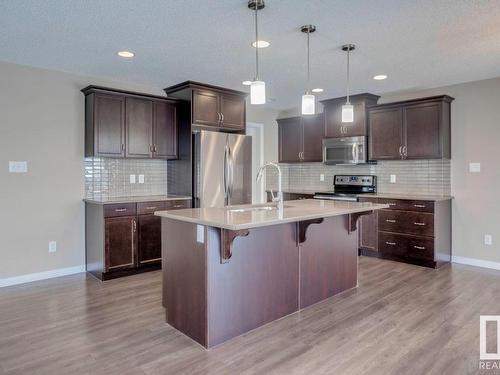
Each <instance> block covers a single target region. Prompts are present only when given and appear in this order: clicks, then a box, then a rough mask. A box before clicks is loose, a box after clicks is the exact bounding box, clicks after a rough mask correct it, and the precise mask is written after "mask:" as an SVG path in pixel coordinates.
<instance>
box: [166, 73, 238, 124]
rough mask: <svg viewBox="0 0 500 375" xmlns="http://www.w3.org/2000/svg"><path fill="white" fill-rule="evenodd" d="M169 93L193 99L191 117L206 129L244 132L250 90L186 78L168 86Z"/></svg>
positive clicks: (184, 98)
mask: <svg viewBox="0 0 500 375" xmlns="http://www.w3.org/2000/svg"><path fill="white" fill-rule="evenodd" d="M165 92H166V93H167V95H168V96H169V97H174V98H177V99H182V100H186V101H188V102H190V103H191V113H190V116H189V117H190V118H189V121H190V123H191V125H192V126H197V127H201V128H204V129H206V130H217V131H221V130H222V131H234V132H244V130H245V125H246V124H245V121H246V103H245V98H246V96H247V94H246V93H244V92H241V91H236V90H230V89H226V88H223V87H218V86H212V85H207V84H203V83H199V82H194V81H186V82H183V83H180V84H178V85H175V86H171V87H168V88H166V89H165Z"/></svg>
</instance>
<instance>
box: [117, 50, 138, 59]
mask: <svg viewBox="0 0 500 375" xmlns="http://www.w3.org/2000/svg"><path fill="white" fill-rule="evenodd" d="M117 55H118V56H120V57H126V58H131V57H134V56H135V55H134V53H133V52H130V51H120V52H118V53H117Z"/></svg>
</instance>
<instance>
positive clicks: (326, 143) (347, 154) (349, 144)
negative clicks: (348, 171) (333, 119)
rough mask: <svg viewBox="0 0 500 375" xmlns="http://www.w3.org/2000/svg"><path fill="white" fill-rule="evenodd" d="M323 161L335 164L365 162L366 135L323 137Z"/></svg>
mask: <svg viewBox="0 0 500 375" xmlns="http://www.w3.org/2000/svg"><path fill="white" fill-rule="evenodd" d="M323 163H325V164H335V165H342V164H347V165H354V164H365V163H367V152H366V137H344V138H325V139H323Z"/></svg>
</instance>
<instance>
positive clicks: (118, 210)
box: [115, 208, 127, 212]
mask: <svg viewBox="0 0 500 375" xmlns="http://www.w3.org/2000/svg"><path fill="white" fill-rule="evenodd" d="M125 211H127V209H126V208H115V212H125Z"/></svg>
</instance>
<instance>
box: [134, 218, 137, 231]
mask: <svg viewBox="0 0 500 375" xmlns="http://www.w3.org/2000/svg"><path fill="white" fill-rule="evenodd" d="M133 222H134V233H135V232H137V221H135V219H134V220H133Z"/></svg>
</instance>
